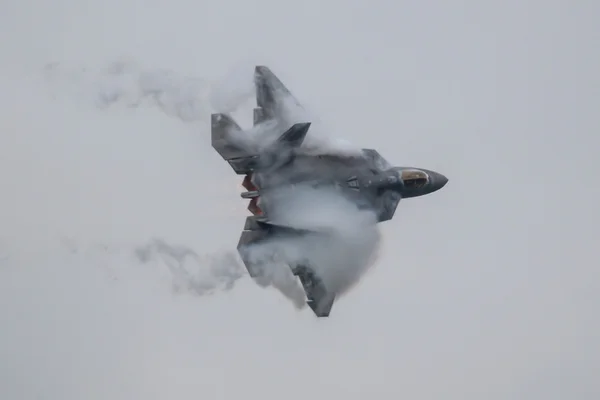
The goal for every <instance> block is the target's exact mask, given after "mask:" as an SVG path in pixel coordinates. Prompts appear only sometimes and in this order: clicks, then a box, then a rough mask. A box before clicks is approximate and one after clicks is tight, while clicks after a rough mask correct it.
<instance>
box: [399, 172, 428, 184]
mask: <svg viewBox="0 0 600 400" xmlns="http://www.w3.org/2000/svg"><path fill="white" fill-rule="evenodd" d="M401 177H402V182H404V187H406V188H408V189H419V188H422V187H423V186H425V185H426V184H427V182H428V181H429V177H428V176H427V174H426V173H425V172H423V171H420V170H418V169H405V170H402V173H401Z"/></svg>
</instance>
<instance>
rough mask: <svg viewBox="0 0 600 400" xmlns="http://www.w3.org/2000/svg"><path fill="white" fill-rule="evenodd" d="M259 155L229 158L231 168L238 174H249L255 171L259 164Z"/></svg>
mask: <svg viewBox="0 0 600 400" xmlns="http://www.w3.org/2000/svg"><path fill="white" fill-rule="evenodd" d="M259 159H260V157H259V156H245V157H239V158H232V159H229V160H227V162H228V163H229V165H231V168H233V170H234V171H235V173H236V174H238V175H247V174H249V173H251V172H252V171H254V170H255V169H256V167H257V166H258V165H259Z"/></svg>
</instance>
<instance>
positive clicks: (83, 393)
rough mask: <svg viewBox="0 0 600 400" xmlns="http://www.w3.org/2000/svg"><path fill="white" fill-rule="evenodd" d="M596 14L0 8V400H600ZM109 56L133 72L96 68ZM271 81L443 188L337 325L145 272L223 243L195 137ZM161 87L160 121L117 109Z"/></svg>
mask: <svg viewBox="0 0 600 400" xmlns="http://www.w3.org/2000/svg"><path fill="white" fill-rule="evenodd" d="M599 11H600V6H599V5H598V4H597V2H594V1H591V0H589V1H585V0H575V1H565V0H563V1H558V0H546V1H528V2H526V1H517V0H503V1H495V0H489V1H474V0H473V1H460V2H458V1H456V2H451V1H444V0H433V1H428V2H423V1H404V2H402V1H400V2H398V1H369V2H363V1H353V0H346V1H341V0H321V1H316V0H315V1H312V0H311V1H294V2H292V1H289V2H288V1H273V0H271V1H269V0H261V1H252V2H249V1H242V0H232V1H224V0H221V1H217V0H214V1H186V0H172V1H168V2H167V1H158V0H148V1H139V0H138V1H135V0H118V1H117V0H104V1H86V0H71V1H69V0H58V1H53V2H48V1H41V0H19V1H17V0H4V1H3V2H2V4H1V5H0V48H1V49H2V55H1V57H2V59H1V62H0V71H1V74H0V88H1V94H0V99H1V100H0V101H1V102H0V106H1V107H0V124H1V126H0V128H1V129H0V188H1V189H0V191H1V192H0V193H1V196H0V320H1V321H2V325H1V328H0V397H1V398H2V399H7V400H8V399H11V400H13V399H14V400H21V399H23V400H29V399H49V400H55V399H56V400H59V399H60V400H65V399H171V398H174V399H203V400H208V399H239V398H241V397H243V398H245V399H265V400H267V399H306V398H316V399H317V398H334V399H364V398H365V397H367V396H369V397H373V396H378V397H377V398H383V399H397V398H403V399H404V398H405V399H419V400H420V399H424V400H425V399H444V400H448V399H461V400H462V399H482V398H485V399H511V400H515V399H528V400H529V399H540V400H542V399H543V400H552V399H557V400H558V399H561V400H563V399H578V400H588V399H589V400H593V399H598V398H600V381H599V379H598V378H599V377H600V339H599V338H600V322H599V317H598V315H599V312H598V304H600V294H599V293H600V292H599V289H600V284H599V282H600V272H599V265H600V263H599V262H598V255H597V254H598V253H597V246H598V244H599V239H600V232H599V229H598V224H599V223H600V217H599V213H598V208H597V202H598V198H599V195H600V193H599V190H598V187H599V186H598V182H600V173H599V171H598V161H597V157H598V156H597V154H598V139H597V135H598V128H599V126H600V124H599V123H600V112H599V110H600V78H599V77H598V71H600V53H599V52H598V44H599V43H600V35H599V29H598V26H597V25H598V18H599V17H600V13H599ZM117 60H121V61H125V63H126V65H128V66H129V67H128V68H130V69H129V70H128V71H129V72H128V73H129V74H130V75H129V78H123V76H122V75H111V76H108V77H107V75H106V74H103V73H102V72H101V70H102V69H105V68H107V67H108V66H110V65H111V64H112V63H114V62H115V61H117ZM48 63H56V64H55V68H54V69H53V70H52V71H51V73H49V72H48V70H46V71H45V72H44V66H46V65H47V64H48ZM257 63H260V64H265V65H268V66H270V67H271V68H272V70H273V71H274V72H275V73H276V74H277V75H278V76H279V77H280V78H281V80H282V81H283V82H284V83H285V84H286V85H287V86H288V88H289V89H290V90H292V92H293V93H294V94H295V96H296V97H297V98H298V99H299V100H300V101H301V102H302V103H303V104H304V105H305V106H306V107H307V108H308V109H310V110H311V112H313V114H314V115H315V116H316V118H318V119H319V123H320V124H321V125H320V126H321V127H326V129H319V132H321V131H323V132H326V133H327V134H330V135H332V136H335V137H341V138H344V139H347V140H350V141H351V142H353V143H355V144H357V145H360V146H363V147H373V148H377V149H379V150H380V152H381V154H382V155H383V156H384V157H386V158H387V159H388V160H389V161H390V162H392V163H393V164H395V165H403V166H405V165H411V166H417V167H423V168H428V169H432V170H436V171H438V172H441V173H443V174H445V175H446V176H447V177H448V178H449V179H450V182H449V183H448V185H446V187H444V188H443V189H442V190H441V191H439V192H436V193H434V194H432V195H430V196H426V197H422V198H416V199H407V200H405V201H402V202H401V204H400V206H399V208H398V211H397V213H396V216H395V218H394V220H392V221H390V222H387V223H385V224H383V225H382V226H381V229H382V232H383V235H384V242H383V245H382V248H381V251H380V254H379V260H378V262H377V264H376V265H375V266H374V267H373V269H372V270H371V271H370V272H369V273H368V274H367V275H366V276H365V278H364V279H363V280H362V281H361V282H360V284H359V285H358V286H357V287H356V288H355V289H354V290H353V291H351V292H350V293H349V294H347V295H346V296H345V297H343V298H341V299H339V300H338V301H337V302H336V303H335V305H334V307H333V311H332V314H331V317H330V318H329V319H317V318H315V317H314V315H313V314H312V313H311V312H310V310H308V309H304V310H302V311H297V310H296V309H295V308H294V307H293V306H292V305H291V304H290V303H289V302H288V301H287V300H286V299H285V298H283V296H281V294H279V293H278V292H277V291H275V290H273V289H270V288H269V289H263V288H260V287H258V286H257V285H255V284H254V283H253V282H252V281H251V280H250V279H248V277H247V276H243V277H242V278H240V280H239V281H237V282H236V284H235V286H234V287H233V289H231V290H218V291H217V293H215V294H213V295H207V296H199V295H197V294H196V293H195V292H185V291H184V292H182V293H179V294H175V293H174V291H173V290H172V285H173V276H172V274H171V273H170V272H169V271H168V270H166V269H165V268H161V266H160V265H157V264H156V263H155V264H152V263H150V264H141V263H139V262H138V261H137V260H136V259H135V258H134V257H132V255H131V249H133V248H134V247H135V246H138V245H143V244H144V243H147V242H148V241H149V240H150V239H152V238H155V237H158V238H161V239H163V240H165V241H167V242H169V243H171V244H173V245H179V246H187V247H189V248H191V249H193V250H194V251H195V252H197V253H198V254H201V255H202V256H203V257H212V256H215V255H219V254H223V253H224V252H225V253H226V252H230V251H232V250H234V249H235V245H236V244H237V240H238V238H239V233H240V228H241V226H242V224H243V220H244V217H245V215H246V213H247V212H246V210H245V201H242V200H241V199H240V198H239V177H238V176H236V175H235V174H234V173H233V172H232V170H231V169H230V167H229V166H228V165H227V164H226V163H224V162H223V161H222V160H221V159H220V157H219V156H218V154H217V153H216V152H214V151H213V150H212V149H211V147H210V144H209V126H208V121H209V115H210V112H211V111H213V110H214V108H215V107H217V106H220V107H224V106H229V105H232V104H233V103H232V104H229V103H227V102H231V101H232V100H231V99H232V98H233V99H239V100H244V99H246V100H247V98H246V97H244V96H243V95H244V94H245V93H246V92H245V90H246V89H245V86H244V85H247V84H248V82H249V79H250V78H251V73H252V69H253V67H254V65H255V64H257ZM163 69H166V70H169V71H171V72H172V74H173V75H172V77H174V78H173V79H175V81H171V86H165V85H167V83H165V81H164V80H163V81H160V82H162V83H160V84H159V83H156V81H153V82H155V83H154V84H156V85H159V86H160V85H162V86H160V87H161V88H162V89H163V90H166V89H165V88H169V89H168V90H169V91H168V95H169V96H170V97H169V98H168V99H167V100H165V101H166V102H167V103H168V105H167V106H166V108H165V109H163V110H161V109H160V108H159V107H157V106H156V105H152V104H146V105H142V106H140V107H137V108H133V107H127V106H126V105H125V104H124V103H123V102H121V103H117V104H113V105H112V106H110V107H105V106H106V105H107V103H106V102H105V101H103V99H104V100H105V99H106V98H107V97H106V95H107V94H114V93H115V91H116V92H118V93H120V94H122V95H123V96H125V97H127V96H128V97H127V98H128V99H129V101H131V100H136V99H138V98H139V88H135V87H131V82H132V80H131V79H130V78H131V75H132V74H133V75H136V74H137V76H139V75H140V74H150V76H152V77H154V78H152V79H158V78H157V77H161V76H162V77H163V78H164V79H166V78H165V75H161V74H163V73H162V72H160V71H161V70H163ZM57 71H58V72H57ZM99 71H100V72H99ZM244 74H247V78H248V79H246V78H245V76H246V75H244ZM228 78H230V80H228ZM128 79H129V80H128ZM231 82H233V83H231ZM102 95H104V97H103V96H102ZM227 95H229V96H227ZM136 96H137V97H136ZM192 100H194V102H192ZM165 110H166V111H167V112H165ZM182 110H183V111H182ZM244 110H245V111H244V112H246V113H247V118H248V120H249V119H250V116H251V105H250V106H248V107H246V108H245V109H244ZM173 111H179V112H185V113H186V114H185V115H186V116H187V117H190V118H184V119H185V121H184V120H182V119H181V118H178V117H177V115H174V114H173ZM595 157H596V159H595Z"/></svg>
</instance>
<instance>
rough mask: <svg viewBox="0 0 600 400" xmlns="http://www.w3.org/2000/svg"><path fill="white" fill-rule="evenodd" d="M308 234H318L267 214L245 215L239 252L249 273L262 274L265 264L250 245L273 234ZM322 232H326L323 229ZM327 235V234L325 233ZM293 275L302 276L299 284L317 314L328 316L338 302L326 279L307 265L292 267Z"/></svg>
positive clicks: (253, 274) (238, 247)
mask: <svg viewBox="0 0 600 400" xmlns="http://www.w3.org/2000/svg"><path fill="white" fill-rule="evenodd" d="M307 233H318V232H313V231H308V230H301V229H295V228H290V227H286V226H282V225H274V224H271V223H270V222H269V221H268V220H267V218H266V217H262V216H250V217H247V218H246V224H245V225H244V230H243V232H242V234H241V235H240V240H239V242H238V246H237V249H238V252H239V254H240V257H241V259H242V261H243V262H244V265H245V266H246V269H247V270H248V273H249V274H250V276H251V277H253V278H255V277H259V276H260V275H261V273H262V268H263V267H264V266H263V265H261V264H260V263H259V262H256V261H255V260H252V258H251V257H250V254H249V252H248V246H250V245H252V244H258V243H260V242H261V241H263V240H266V239H268V238H269V237H272V235H290V236H301V235H304V234H307ZM322 233H323V232H322ZM323 234H326V233H323ZM290 269H291V270H292V273H293V274H294V276H297V277H298V278H299V279H300V283H301V284H302V287H303V289H304V292H305V293H306V298H307V301H306V303H307V304H308V306H309V307H310V308H311V310H313V312H314V313H315V315H316V316H317V317H328V316H329V313H330V312H331V308H332V306H333V302H334V301H335V293H333V292H329V291H328V290H327V289H326V287H325V285H324V283H323V281H322V280H321V279H320V278H319V277H318V276H317V275H316V274H315V273H314V271H313V270H312V269H311V268H310V267H308V266H306V265H297V266H290Z"/></svg>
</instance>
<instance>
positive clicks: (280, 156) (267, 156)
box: [211, 66, 448, 317]
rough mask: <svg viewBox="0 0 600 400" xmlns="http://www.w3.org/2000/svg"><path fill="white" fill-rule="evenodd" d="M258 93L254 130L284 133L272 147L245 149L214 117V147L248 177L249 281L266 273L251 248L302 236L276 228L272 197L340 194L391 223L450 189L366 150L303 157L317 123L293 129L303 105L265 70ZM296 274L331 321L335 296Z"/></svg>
mask: <svg viewBox="0 0 600 400" xmlns="http://www.w3.org/2000/svg"><path fill="white" fill-rule="evenodd" d="M254 85H255V89H256V103H257V104H256V108H255V109H254V126H255V127H256V126H257V125H260V124H265V123H271V129H280V130H279V131H280V132H282V134H281V135H280V136H279V137H278V138H277V139H276V140H274V141H273V142H272V143H270V144H268V145H267V146H264V147H262V148H256V149H251V148H249V147H248V146H245V145H242V144H241V143H240V141H239V138H240V135H243V134H244V131H243V130H242V128H240V126H239V125H238V124H237V123H236V122H235V121H234V120H233V118H232V117H231V116H229V115H227V114H222V113H218V114H212V115H211V125H212V126H211V136H212V146H213V148H214V149H215V150H216V151H217V152H218V153H219V154H220V155H221V157H223V159H224V160H225V161H227V162H228V163H229V165H231V167H232V168H233V170H234V171H235V173H236V174H238V175H242V176H244V178H243V182H242V185H243V187H244V188H245V189H246V190H247V191H246V192H244V193H241V197H242V198H244V199H250V204H249V205H248V210H249V211H250V213H251V214H252V215H251V216H248V217H247V219H246V222H245V226H244V229H243V231H242V234H241V237H240V240H239V243H238V246H237V249H238V252H239V254H240V256H241V258H242V260H243V261H244V264H245V266H246V268H247V270H248V272H249V274H250V276H251V277H257V276H258V275H259V274H260V269H261V268H259V267H260V266H257V265H255V264H254V263H253V261H252V260H250V259H249V257H248V252H247V249H248V246H249V245H252V244H256V243H260V242H261V241H263V240H266V239H269V238H273V237H274V236H277V235H284V236H286V235H294V234H297V235H301V234H303V232H301V231H300V230H295V229H292V228H290V227H286V226H281V225H277V224H276V223H274V222H273V221H271V220H270V218H269V210H270V208H271V206H272V205H273V204H272V203H271V204H270V203H269V199H268V196H267V195H266V193H268V192H270V193H272V192H273V191H277V190H278V189H282V188H286V187H290V186H293V185H296V184H301V183H304V182H313V183H317V184H325V185H331V186H335V187H337V188H338V189H340V190H341V192H342V193H343V194H344V196H345V197H346V198H348V199H351V201H353V202H354V203H355V204H356V205H357V207H358V209H369V210H371V211H373V212H374V213H375V214H376V216H377V222H384V221H388V220H391V219H392V218H393V216H394V213H395V211H396V208H397V206H398V203H399V202H400V200H401V199H402V198H411V197H418V196H423V195H426V194H429V193H432V192H435V191H437V190H439V189H441V188H442V187H444V185H446V183H447V182H448V179H447V178H446V177H445V176H444V175H442V174H440V173H438V172H435V171H430V170H427V169H423V168H414V167H395V166H392V165H390V163H389V162H388V161H386V160H385V159H384V158H383V157H382V156H381V155H380V154H379V153H378V152H377V151H376V150H374V149H362V154H360V155H359V156H343V155H314V154H309V153H307V152H302V151H300V150H301V146H302V144H303V142H304V139H305V137H306V134H307V132H308V130H309V128H310V126H311V123H310V122H297V123H292V122H289V119H288V118H287V117H286V115H285V114H286V107H287V105H289V104H295V105H297V106H300V104H299V103H298V101H297V100H296V99H295V97H294V96H293V95H292V94H291V92H290V91H289V90H288V89H287V88H286V87H285V86H284V85H283V83H282V82H281V81H280V80H279V79H278V78H277V77H276V76H275V75H274V74H273V72H272V71H271V70H270V69H269V68H268V67H266V66H256V67H255V71H254ZM290 102H291V103H290ZM286 124H287V126H286ZM290 125H291V126H290ZM290 268H291V270H292V272H293V274H294V275H295V276H297V277H298V278H299V279H300V282H301V284H302V286H303V288H304V291H305V293H306V298H307V303H308V305H309V307H310V308H311V309H312V310H313V312H314V313H315V315H316V316H317V317H328V316H329V314H330V311H331V308H332V306H333V303H334V300H335V296H336V293H334V292H332V291H331V290H328V288H327V287H326V286H325V284H324V283H323V280H322V279H321V278H320V277H319V276H318V275H317V274H316V272H315V269H314V268H312V267H311V266H310V265H293V266H290Z"/></svg>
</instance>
